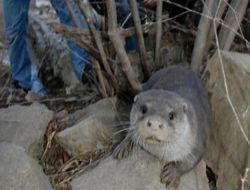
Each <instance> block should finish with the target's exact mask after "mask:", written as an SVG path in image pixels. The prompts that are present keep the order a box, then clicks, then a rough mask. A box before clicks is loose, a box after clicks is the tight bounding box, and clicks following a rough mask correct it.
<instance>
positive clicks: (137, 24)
mask: <svg viewBox="0 0 250 190" xmlns="http://www.w3.org/2000/svg"><path fill="white" fill-rule="evenodd" d="M129 2H130V6H131V12H132V16H133V20H134V25H135V32H136V34H137V37H138V43H139V48H140V52H141V62H142V66H143V71H144V75H145V76H146V78H148V77H149V76H150V69H149V66H148V61H147V51H146V47H145V43H144V39H143V33H142V26H141V20H140V16H139V12H138V6H137V2H136V0H129Z"/></svg>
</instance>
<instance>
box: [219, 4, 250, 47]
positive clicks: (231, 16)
mask: <svg viewBox="0 0 250 190" xmlns="http://www.w3.org/2000/svg"><path fill="white" fill-rule="evenodd" d="M248 2H249V0H241V1H240V0H234V1H232V2H231V4H232V5H231V6H229V8H230V9H229V10H228V11H227V15H226V18H225V23H226V24H227V25H228V26H229V27H230V28H232V29H234V30H238V29H241V28H240V23H241V21H242V19H243V16H244V14H245V12H246V9H247V5H248ZM234 37H235V33H233V32H232V31H229V30H228V29H226V28H224V27H223V28H222V29H221V32H220V34H219V44H220V45H221V48H222V49H223V50H229V49H230V47H231V45H232V43H233V40H234Z"/></svg>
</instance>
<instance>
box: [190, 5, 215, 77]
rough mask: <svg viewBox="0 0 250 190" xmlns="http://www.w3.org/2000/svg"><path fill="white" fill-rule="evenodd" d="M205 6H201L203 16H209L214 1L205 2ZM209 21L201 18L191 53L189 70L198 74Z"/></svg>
mask: <svg viewBox="0 0 250 190" xmlns="http://www.w3.org/2000/svg"><path fill="white" fill-rule="evenodd" d="M206 3H207V5H206V4H205V3H204V5H203V11H202V12H203V14H205V15H209V16H211V12H212V8H213V4H214V3H216V1H213V0H207V1H206ZM210 25H211V20H209V19H207V18H206V17H201V18H200V22H199V26H198V32H197V36H196V39H195V43H194V49H193V53H192V61H191V68H192V69H193V71H194V72H196V73H199V69H200V66H201V64H202V61H203V56H204V50H205V45H206V41H207V36H208V32H209V29H210Z"/></svg>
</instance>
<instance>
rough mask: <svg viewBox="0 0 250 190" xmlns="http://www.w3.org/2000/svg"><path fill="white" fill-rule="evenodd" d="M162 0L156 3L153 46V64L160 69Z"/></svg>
mask: <svg viewBox="0 0 250 190" xmlns="http://www.w3.org/2000/svg"><path fill="white" fill-rule="evenodd" d="M162 4H163V2H162V0H158V1H157V8H156V11H157V12H156V45H155V64H156V65H157V67H160V66H161V65H160V46H161V35H162V22H161V21H162Z"/></svg>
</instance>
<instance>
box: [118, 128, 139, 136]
mask: <svg viewBox="0 0 250 190" xmlns="http://www.w3.org/2000/svg"><path fill="white" fill-rule="evenodd" d="M133 130H135V128H132V127H127V128H124V129H121V130H119V131H116V132H115V133H114V135H117V134H119V133H122V132H124V131H127V132H128V131H133Z"/></svg>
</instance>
